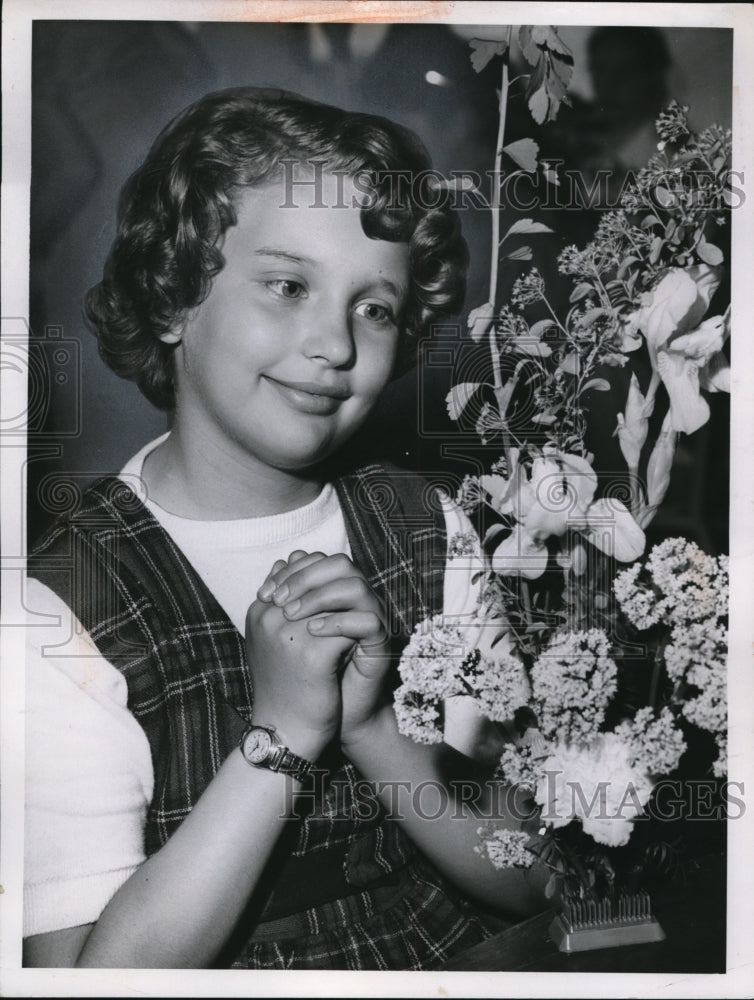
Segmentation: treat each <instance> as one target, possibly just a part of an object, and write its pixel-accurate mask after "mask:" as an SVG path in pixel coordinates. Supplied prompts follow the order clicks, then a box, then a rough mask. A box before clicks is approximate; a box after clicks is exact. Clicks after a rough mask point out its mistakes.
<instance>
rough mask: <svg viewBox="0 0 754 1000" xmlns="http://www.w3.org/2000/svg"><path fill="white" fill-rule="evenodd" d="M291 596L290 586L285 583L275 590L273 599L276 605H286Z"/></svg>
mask: <svg viewBox="0 0 754 1000" xmlns="http://www.w3.org/2000/svg"><path fill="white" fill-rule="evenodd" d="M289 594H290V590H289V589H288V584H287V583H283V584H281V586H279V587H278V588H277V589H276V590H275V592H274V593H273V595H272V599H273V601H274V602H275V604H285V602H286V601H287V600H288V595H289Z"/></svg>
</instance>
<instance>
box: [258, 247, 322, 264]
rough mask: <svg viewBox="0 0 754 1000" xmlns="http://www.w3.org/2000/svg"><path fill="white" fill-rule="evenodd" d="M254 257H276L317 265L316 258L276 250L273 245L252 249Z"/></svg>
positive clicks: (296, 262)
mask: <svg viewBox="0 0 754 1000" xmlns="http://www.w3.org/2000/svg"><path fill="white" fill-rule="evenodd" d="M254 256H255V257H277V258H278V259H279V260H289V261H292V263H294V264H309V265H311V266H312V267H316V266H317V262H316V260H314V259H313V258H312V257H302V256H301V254H297V253H291V252H290V250H278V249H276V248H275V247H259V249H258V250H255V251H254Z"/></svg>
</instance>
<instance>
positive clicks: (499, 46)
mask: <svg viewBox="0 0 754 1000" xmlns="http://www.w3.org/2000/svg"><path fill="white" fill-rule="evenodd" d="M469 45H470V46H471V50H472V51H471V65H472V66H473V67H474V71H475V72H476V73H481V72H482V70H483V69H484V67H485V66H486V65H487V63H488V62H489V61H490V60H491V59H494V58H495V56H504V55H505V50H506V49H507V48H508V43H507V42H506V41H505V40H502V41H497V40H490V39H487V38H472V39H471V41H470V42H469Z"/></svg>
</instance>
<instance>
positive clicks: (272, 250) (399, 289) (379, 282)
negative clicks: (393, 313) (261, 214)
mask: <svg viewBox="0 0 754 1000" xmlns="http://www.w3.org/2000/svg"><path fill="white" fill-rule="evenodd" d="M254 256H255V257H275V258H276V259H277V260H286V261H290V262H292V263H294V264H309V265H310V266H311V267H318V266H319V265H318V263H317V261H316V260H314V258H313V257H305V256H301V254H297V253H291V251H290V250H281V249H279V248H277V247H259V248H258V249H257V250H255V251H254ZM370 287H371V288H383V289H384V290H385V291H386V292H389V293H390V294H391V295H394V296H395V297H396V298H397V299H403V298H404V297H405V296H406V295H407V294H408V292H407V289H406V288H404V286H403V285H396V284H395V282H393V281H391V280H390V279H389V278H377V279H376V280H375V281H373V282H370Z"/></svg>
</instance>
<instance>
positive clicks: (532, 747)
mask: <svg viewBox="0 0 754 1000" xmlns="http://www.w3.org/2000/svg"><path fill="white" fill-rule="evenodd" d="M514 44H517V45H518V47H519V49H520V52H521V55H522V57H523V60H524V61H525V62H526V63H528V65H529V66H530V67H531V73H530V74H527V75H525V76H522V77H519V78H518V79H511V75H510V73H511V65H512V63H511V50H512V48H513V46H514ZM471 46H472V57H471V58H472V63H473V66H474V69H475V70H476V71H477V72H478V71H479V70H480V69H482V68H483V67H484V66H486V65H487V64H488V63H489V62H490V61H491V60H493V59H497V60H499V61H500V65H501V78H500V79H501V86H500V105H499V108H500V110H499V129H498V136H497V143H496V158H495V172H494V174H493V176H494V177H495V178H497V179H498V180H499V179H500V178H501V177H502V172H501V171H502V165H503V162H504V161H505V162H508V163H512V164H513V168H514V172H516V173H521V172H524V173H527V172H528V173H530V174H532V175H534V174H539V175H540V176H542V177H544V178H545V180H546V182H547V183H553V184H556V183H558V179H557V177H556V175H555V174H554V172H553V170H552V169H551V168H550V167H549V165H548V164H546V163H540V162H539V160H538V147H537V144H536V143H535V142H534V141H533V140H532V139H519V140H517V141H516V142H513V143H509V144H506V139H505V128H506V111H507V103H508V100H509V98H510V95H511V93H512V88H514V87H515V86H517V85H518V86H523V87H525V96H526V99H527V101H528V104H529V107H530V110H531V112H532V114H533V116H534V118H535V120H536V121H538V122H539V123H542V122H544V121H547V120H552V119H553V118H554V117H555V116H556V115H557V113H558V108H559V106H560V104H561V102H562V101H563V100H565V99H566V86H567V84H568V80H569V78H570V72H571V65H572V63H571V59H570V54H569V52H568V50H567V49H566V47H565V46H564V45H563V43H562V41H561V39H560V38H559V36H558V34H557V31H556V29H554V28H549V27H543V26H522V27H520V28H519V29H518V30H517V33H514V30H513V29H512V28H508V29H506V30H505V35H504V37H503V38H502V39H497V40H484V41H482V40H475V41H472V43H471ZM687 112H688V109H687V108H682V107H680V106H679V105H678V104H677V103H675V102H673V103H671V104H670V106H669V107H668V108H667V109H666V110H665V111H664V112H663V113H662V114H661V115H660V116H659V118H658V120H657V122H656V128H657V133H658V143H657V153H656V154H655V155H654V156H653V157H652V158H651V159H650V161H649V163H648V165H647V166H646V167H645V168H644V169H642V170H641V171H640V172H639V173H638V174H637V175H636V176H634V177H632V178H631V179H630V180H629V182H628V183H627V184H626V185H624V189H623V193H622V197H621V204H620V207H619V208H617V209H613V210H611V211H606V212H605V213H604V214H603V216H602V218H601V220H600V222H599V224H598V226H597V227H596V232H595V234H594V238H593V239H592V240H591V242H589V243H588V244H587V245H586V246H585V247H583V248H578V247H576V246H569V247H566V249H564V250H563V251H562V252H561V253H560V254H559V255H558V258H557V271H558V272H559V275H560V279H561V282H566V283H570V292H569V293H568V301H567V302H565V303H563V301H562V300H563V296H562V295H561V296H560V298H558V296H557V295H556V296H552V295H551V294H550V292H549V291H548V287H547V284H548V283H547V281H546V280H545V278H544V277H543V273H542V271H540V270H539V269H538V268H537V267H527V269H526V270H524V271H522V272H521V273H519V275H518V277H517V278H516V279H515V281H514V282H513V284H512V291H511V293H510V296H509V301H507V302H502V303H501V302H499V301H498V298H499V296H498V291H497V290H498V274H499V270H500V267H501V265H505V266H507V267H516V268H521V267H522V266H524V265H527V263H528V262H529V261H531V260H532V259H533V256H534V254H533V250H532V248H531V247H530V246H522V245H521V243H520V237H522V236H525V235H538V234H542V233H547V232H551V231H552V230H551V229H550V228H549V227H548V226H545V225H544V224H542V223H541V222H538V221H535V220H534V219H528V218H527V219H519V220H517V221H516V222H514V223H513V225H511V226H510V227H509V228H508V229H507V231H506V232H505V233H503V234H502V236H501V229H500V220H501V214H502V213H501V204H500V201H501V199H500V191H499V189H498V190H496V191H493V198H492V204H491V213H492V216H491V222H492V224H491V229H492V253H491V260H490V282H489V295H488V297H487V300H486V302H484V303H483V304H482V305H480V306H477V307H476V308H474V309H472V310H471V312H470V314H469V317H468V336H469V341H470V343H471V344H472V345H475V346H474V347H473V350H474V351H476V352H478V354H479V355H480V356H481V360H479V361H478V362H477V363H476V364H475V367H474V370H475V372H482V371H486V372H488V373H489V374H488V376H486V377H481V378H478V379H476V380H474V381H461V382H459V383H458V384H456V385H454V386H453V388H452V389H451V391H450V393H449V394H448V397H447V408H448V414H449V417H450V419H451V420H453V421H456V422H458V423H459V425H461V426H462V427H466V428H469V427H473V428H474V430H475V432H476V433H477V434H478V436H479V438H480V439H481V442H482V445H483V446H486V448H487V453H488V454H489V455H490V459H489V463H488V465H487V469H488V471H487V472H485V473H483V474H480V475H475V476H466V477H465V479H464V481H463V483H462V485H461V487H460V489H459V492H458V497H457V499H458V502H459V504H460V505H461V506H462V507H463V509H464V510H465V511H466V512H467V513H468V514H469V515H471V516H474V517H477V518H478V520H479V525H480V536H481V537H482V538H483V546H484V549H485V552H486V553H487V556H488V564H489V568H488V571H487V572H486V574H485V576H484V579H483V581H482V586H481V598H480V607H479V623H487V625H489V622H491V621H494V622H496V623H497V628H496V629H494V630H493V631H494V637H493V638H492V640H491V641H490V639H489V637H488V636H489V632H490V629H489V627H487V628H486V629H483V628H481V627H475V628H470V629H469V628H463V629H461V628H459V627H456V626H448V625H446V624H444V623H443V621H442V618H441V617H438V618H437V619H433V620H431V621H428V622H424V623H421V625H420V626H419V627H418V628H417V632H416V635H415V636H414V638H413V639H412V641H411V642H410V643H409V645H408V647H407V649H406V650H405V652H404V655H403V657H402V661H401V664H400V673H401V679H402V684H401V686H400V687H399V688H398V690H397V691H396V694H395V706H396V714H397V717H398V722H399V727H400V729H401V731H402V732H403V733H404V734H407V735H410V736H411V737H412V738H414V739H416V740H419V741H423V742H437V741H440V740H441V739H442V737H443V705H444V702H445V700H446V699H448V698H453V697H456V696H458V695H466V696H469V697H471V698H472V699H473V700H474V702H475V704H476V706H477V708H478V710H479V712H480V713H481V714H482V715H484V716H485V717H486V718H487V719H489V720H491V721H493V722H495V723H498V724H500V728H501V733H502V734H503V737H502V738H504V739H505V743H504V745H503V746H502V751H501V752H500V758H499V761H498V763H497V769H496V775H497V778H498V779H499V780H500V781H501V782H505V783H508V784H511V785H516V786H520V787H522V788H524V789H526V790H528V792H529V793H530V796H531V798H532V800H533V803H534V804H535V806H536V810H537V815H538V817H539V820H538V822H539V833H538V834H537V835H535V836H530V835H528V834H526V833H524V832H519V831H511V830H507V829H501V828H499V827H496V826H495V825H494V824H491V825H488V826H486V827H481V828H480V837H481V839H480V844H479V851H480V852H481V853H483V854H485V855H486V856H487V857H488V858H489V860H490V862H491V863H492V864H493V865H496V866H498V867H504V866H517V867H526V866H527V865H529V864H531V863H533V861H534V860H535V858H537V857H538V858H539V859H540V861H542V862H544V863H545V864H547V865H549V866H550V868H551V870H552V874H553V878H552V880H551V886H550V891H552V892H555V891H560V892H563V893H565V894H566V895H570V896H576V897H582V898H584V897H588V898H594V896H595V894H597V895H600V894H602V895H604V894H605V893H608V892H611V891H613V890H615V889H616V879H618V868H619V865H618V860H617V856H616V855H615V852H614V850H613V849H616V848H622V847H625V846H626V845H627V844H628V843H629V841H630V839H631V837H632V834H633V832H634V828H635V825H636V822H637V820H638V819H639V818H642V817H643V816H644V815H645V813H646V809H647V806H648V803H649V802H650V800H651V797H652V795H653V789H654V788H655V787H656V785H657V782H658V779H660V778H661V777H662V776H667V775H669V774H672V773H673V772H675V771H676V769H677V768H678V766H679V762H680V761H681V758H682V756H683V754H684V752H685V751H686V748H687V743H688V739H689V734H690V732H691V731H692V730H694V729H697V730H704V731H706V732H707V733H710V734H712V736H713V737H714V740H715V742H716V745H717V759H716V760H715V761H714V763H712V762H711V761H710V769H711V771H713V773H714V775H716V776H722V775H723V774H724V772H725V766H726V765H725V754H726V750H725V727H726V722H725V718H726V716H725V655H726V641H727V633H726V628H725V616H726V614H727V562H726V560H725V559H724V558H722V557H721V558H717V559H716V558H713V557H711V556H707V555H705V554H704V553H703V552H702V551H701V549H700V548H699V547H698V546H697V545H695V544H694V543H693V542H690V541H687V540H686V539H683V538H669V539H667V540H665V541H663V542H661V543H660V544H658V545H655V547H654V548H653V549H652V551H651V552H650V554H649V556H648V558H647V559H646V560H645V561H643V562H642V561H641V560H642V557H643V556H644V552H645V548H646V537H645V530H646V529H647V527H648V526H649V525H650V523H651V521H652V519H653V517H654V515H655V513H656V512H657V510H658V508H659V506H660V505H661V504H662V502H663V499H664V498H665V495H666V493H667V490H668V487H669V484H670V480H671V473H672V469H673V461H674V456H675V452H676V447H677V443H678V439H679V435H681V434H691V433H693V432H694V431H696V430H698V429H699V428H700V427H701V426H702V425H703V424H704V423H705V422H706V421H707V420H708V418H709V415H710V409H709V404H708V402H707V398H706V396H707V394H708V393H711V392H719V391H727V390H728V389H729V366H728V362H727V359H726V356H725V353H724V347H725V342H726V340H727V338H728V336H729V334H730V324H729V317H730V310H729V307H728V308H727V309H721V311H719V312H718V313H717V314H715V315H712V316H708V315H707V313H708V312H709V311H710V306H711V304H712V301H713V296H714V295H715V292H716V291H717V289H718V288H719V286H720V282H721V279H722V276H723V272H724V254H723V251H722V249H721V248H720V247H719V246H718V245H717V244H716V243H715V242H714V238H713V237H714V233H715V232H716V231H717V230H718V229H719V228H720V227H722V226H724V225H725V223H726V216H727V209H728V207H729V205H730V192H729V186H728V178H729V173H730V155H731V138H730V133H729V132H727V131H726V130H723V129H722V128H719V127H718V126H712V127H711V128H708V129H706V130H704V131H703V132H701V133H699V134H696V133H694V132H692V131H691V129H690V127H689V124H688V119H687ZM542 270H543V271H546V270H547V269H545V268H543V269H542ZM595 393H610V394H611V395H612V397H613V398H615V399H618V400H621V399H622V400H623V402H622V403H619V404H618V408H617V412H616V414H615V427H614V435H615V437H616V438H617V442H618V445H619V449H620V453H621V455H622V457H623V461H624V463H625V468H624V469H623V470H622V472H621V475H620V477H619V479H618V481H617V484H616V480H615V477H614V475H613V476H612V477H611V478H610V480H609V481H606V477H605V475H604V474H602V473H601V470H600V469H599V467H598V462H597V461H596V459H595V455H594V454H593V453H592V452H591V451H590V449H589V447H588V438H589V429H590V428H589V421H590V405H591V401H592V400H593V399H594V394H595ZM611 471H612V470H611ZM467 541H468V540H466V539H463V538H459V539H454V540H453V545H452V548H453V551H454V552H458V553H462V552H463V551H464V550H465V547H466V545H467ZM619 564H623V565H624V566H627V568H624V569H622V570H620V571H619ZM480 637H482V638H480ZM637 650H638V651H639V653H638V658H637ZM637 664H641V666H643V667H646V668H647V669H644V670H642V669H640V668H639V666H637ZM645 679H646V683H644V681H645ZM611 851H612V853H611ZM634 869H636V866H634Z"/></svg>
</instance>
